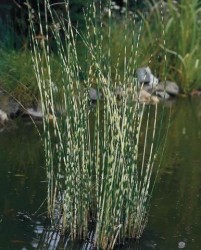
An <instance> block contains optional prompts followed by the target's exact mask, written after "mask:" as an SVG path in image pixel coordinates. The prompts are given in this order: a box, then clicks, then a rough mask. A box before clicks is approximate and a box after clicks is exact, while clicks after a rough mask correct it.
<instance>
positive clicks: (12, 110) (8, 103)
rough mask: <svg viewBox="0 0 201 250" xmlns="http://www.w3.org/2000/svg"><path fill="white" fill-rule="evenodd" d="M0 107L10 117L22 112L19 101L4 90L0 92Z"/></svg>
mask: <svg viewBox="0 0 201 250" xmlns="http://www.w3.org/2000/svg"><path fill="white" fill-rule="evenodd" d="M0 109H1V110H3V111H4V112H5V113H6V114H7V116H8V117H9V118H14V117H16V116H18V113H19V112H21V111H20V105H19V103H18V102H17V101H15V100H14V99H13V98H12V97H10V96H9V95H8V94H6V93H3V92H1V93H0Z"/></svg>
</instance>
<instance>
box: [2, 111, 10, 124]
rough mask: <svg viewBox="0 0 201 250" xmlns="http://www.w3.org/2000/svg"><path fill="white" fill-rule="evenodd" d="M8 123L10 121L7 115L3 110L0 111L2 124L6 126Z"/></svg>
mask: <svg viewBox="0 0 201 250" xmlns="http://www.w3.org/2000/svg"><path fill="white" fill-rule="evenodd" d="M7 121H8V116H7V114H6V113H5V112H4V111H3V110H1V109H0V124H2V125H4V124H5V122H7Z"/></svg>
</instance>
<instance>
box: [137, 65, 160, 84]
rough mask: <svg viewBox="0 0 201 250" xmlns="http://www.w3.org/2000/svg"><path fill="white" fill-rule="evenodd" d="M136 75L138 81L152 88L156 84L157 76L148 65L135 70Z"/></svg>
mask: <svg viewBox="0 0 201 250" xmlns="http://www.w3.org/2000/svg"><path fill="white" fill-rule="evenodd" d="M136 76H137V80H138V82H139V83H144V84H148V85H149V86H151V87H152V88H153V87H155V86H156V85H157V84H158V78H156V77H155V76H154V75H153V74H152V72H151V69H150V68H149V67H142V68H138V69H137V70H136Z"/></svg>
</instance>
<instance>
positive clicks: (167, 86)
mask: <svg viewBox="0 0 201 250" xmlns="http://www.w3.org/2000/svg"><path fill="white" fill-rule="evenodd" d="M156 91H158V92H159V91H165V92H167V93H168V94H169V95H171V96H176V95H178V94H179V86H178V85H177V84H176V83H175V82H172V81H161V82H159V84H158V85H157V86H156Z"/></svg>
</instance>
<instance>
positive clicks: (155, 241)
mask: <svg viewBox="0 0 201 250" xmlns="http://www.w3.org/2000/svg"><path fill="white" fill-rule="evenodd" d="M171 112H172V117H171V126H170V130H169V134H168V138H167V144H166V150H165V156H164V159H163V163H162V166H161V169H160V172H159V176H158V179H157V183H156V186H155V190H154V193H153V197H152V202H151V209H150V216H149V221H148V225H147V227H146V229H145V232H144V234H143V236H142V239H141V240H140V242H139V243H138V244H137V245H136V244H134V243H131V244H130V245H128V246H124V247H123V248H122V249H135V250H146V249H147V250H148V249H160V250H166V249H167V250H174V249H179V248H178V244H179V243H180V242H183V243H185V249H189V250H199V249H201V223H200V221H201V99H199V98H194V99H191V100H188V99H183V100H182V99H180V100H179V101H177V102H176V103H174V104H173V105H172V108H171ZM42 153H43V152H42V147H41V142H40V138H39V136H38V134H37V131H36V130H35V128H34V127H33V126H32V125H31V124H27V123H26V122H23V123H18V124H17V127H16V128H14V129H11V130H4V131H2V132H1V133H0V185H1V188H0V249H2V250H7V249H11V250H17V249H21V250H26V249H27V250H29V249H48V250H50V249H52V250H53V249H64V248H59V247H55V246H54V247H53V246H52V247H49V248H45V247H44V248H43V247H42V246H41V244H40V247H39V242H40V241H41V239H42V237H41V236H42V232H43V225H44V223H45V219H44V215H43V213H44V212H45V211H46V208H45V205H43V206H41V204H42V203H43V201H44V199H45V197H46V183H45V182H44V181H45V171H44V169H43V157H42V155H43V154H42ZM40 206H41V207H40ZM39 208H40V209H39ZM38 209H39V210H38ZM55 245H57V244H55ZM65 249H87V248H85V245H82V246H80V245H79V246H78V245H77V244H76V245H69V244H67V247H66V248H65ZM88 249H89V248H88Z"/></svg>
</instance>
